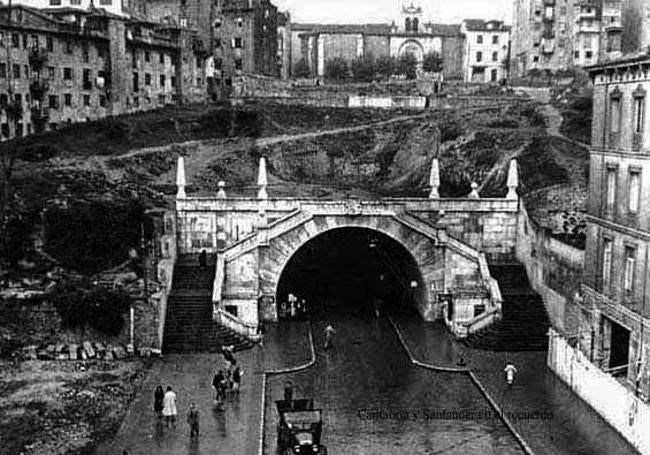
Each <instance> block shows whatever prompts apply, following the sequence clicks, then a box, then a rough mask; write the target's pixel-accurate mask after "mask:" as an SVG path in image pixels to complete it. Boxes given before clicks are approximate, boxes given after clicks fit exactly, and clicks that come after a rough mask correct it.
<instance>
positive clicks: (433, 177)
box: [429, 158, 440, 199]
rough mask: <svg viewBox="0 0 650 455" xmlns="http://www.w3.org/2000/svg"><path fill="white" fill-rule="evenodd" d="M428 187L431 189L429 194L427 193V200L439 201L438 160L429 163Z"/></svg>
mask: <svg viewBox="0 0 650 455" xmlns="http://www.w3.org/2000/svg"><path fill="white" fill-rule="evenodd" d="M429 187H430V188H431V193H429V199H440V193H439V192H438V190H439V189H440V164H439V162H438V158H434V159H433V161H431V172H430V173H429Z"/></svg>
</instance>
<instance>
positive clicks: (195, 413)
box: [187, 402, 199, 438]
mask: <svg viewBox="0 0 650 455" xmlns="http://www.w3.org/2000/svg"><path fill="white" fill-rule="evenodd" d="M187 423H188V424H189V425H190V438H198V437H199V410H198V409H196V404H195V403H194V402H192V403H191V404H190V410H189V412H188V413H187Z"/></svg>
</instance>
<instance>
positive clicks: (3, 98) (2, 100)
mask: <svg viewBox="0 0 650 455" xmlns="http://www.w3.org/2000/svg"><path fill="white" fill-rule="evenodd" d="M7 104H9V96H8V95H7V94H6V93H3V94H2V95H0V106H2V107H7Z"/></svg>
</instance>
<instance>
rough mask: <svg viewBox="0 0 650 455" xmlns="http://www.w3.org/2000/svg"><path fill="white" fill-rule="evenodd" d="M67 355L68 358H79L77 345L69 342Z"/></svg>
mask: <svg viewBox="0 0 650 455" xmlns="http://www.w3.org/2000/svg"><path fill="white" fill-rule="evenodd" d="M68 355H69V356H70V360H77V359H78V358H79V346H77V345H76V344H71V345H69V346H68Z"/></svg>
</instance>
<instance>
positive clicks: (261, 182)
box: [257, 157, 269, 199]
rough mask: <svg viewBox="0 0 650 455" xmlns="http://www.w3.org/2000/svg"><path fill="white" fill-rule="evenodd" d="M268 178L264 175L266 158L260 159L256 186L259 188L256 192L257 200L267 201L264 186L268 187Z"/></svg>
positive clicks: (267, 196)
mask: <svg viewBox="0 0 650 455" xmlns="http://www.w3.org/2000/svg"><path fill="white" fill-rule="evenodd" d="M268 183H269V182H268V178H267V175H266V158H264V157H261V158H260V166H259V169H258V172H257V186H259V187H260V189H259V191H258V192H257V198H258V199H268V198H269V195H268V193H267V192H266V186H267V185H268Z"/></svg>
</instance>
